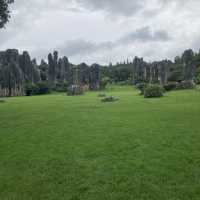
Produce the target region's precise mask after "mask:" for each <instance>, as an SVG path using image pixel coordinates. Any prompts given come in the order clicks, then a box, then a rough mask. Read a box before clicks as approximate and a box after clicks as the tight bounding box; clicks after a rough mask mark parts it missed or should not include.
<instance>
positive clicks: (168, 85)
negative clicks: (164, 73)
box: [164, 82, 177, 91]
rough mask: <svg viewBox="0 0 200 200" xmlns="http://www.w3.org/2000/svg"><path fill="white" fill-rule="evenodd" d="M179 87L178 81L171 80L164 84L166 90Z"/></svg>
mask: <svg viewBox="0 0 200 200" xmlns="http://www.w3.org/2000/svg"><path fill="white" fill-rule="evenodd" d="M176 87H177V82H169V83H167V84H165V85H164V89H165V90H166V91H172V90H175V89H176Z"/></svg>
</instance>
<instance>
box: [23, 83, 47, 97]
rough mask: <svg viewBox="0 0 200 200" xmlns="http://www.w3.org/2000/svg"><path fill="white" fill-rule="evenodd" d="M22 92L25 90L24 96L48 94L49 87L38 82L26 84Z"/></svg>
mask: <svg viewBox="0 0 200 200" xmlns="http://www.w3.org/2000/svg"><path fill="white" fill-rule="evenodd" d="M24 90H25V94H26V96H32V95H41V94H48V93H49V92H50V90H49V86H48V84H47V83H45V82H40V83H36V84H34V83H26V84H25V87H24Z"/></svg>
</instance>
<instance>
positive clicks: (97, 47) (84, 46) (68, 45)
mask: <svg viewBox="0 0 200 200" xmlns="http://www.w3.org/2000/svg"><path fill="white" fill-rule="evenodd" d="M113 45H114V44H113V43H112V42H101V43H94V42H91V41H86V40H84V39H77V40H72V41H67V42H65V44H64V45H62V46H61V47H57V49H58V50H59V51H60V53H61V54H63V55H67V56H77V55H86V54H91V53H94V52H98V51H102V50H109V49H112V48H113Z"/></svg>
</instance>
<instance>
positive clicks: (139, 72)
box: [0, 49, 200, 96]
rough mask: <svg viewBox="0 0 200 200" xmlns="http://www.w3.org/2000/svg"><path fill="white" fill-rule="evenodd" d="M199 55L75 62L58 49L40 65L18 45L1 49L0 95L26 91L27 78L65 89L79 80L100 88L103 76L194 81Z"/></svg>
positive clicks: (88, 85) (187, 52)
mask: <svg viewBox="0 0 200 200" xmlns="http://www.w3.org/2000/svg"><path fill="white" fill-rule="evenodd" d="M199 57H200V53H199V54H195V53H194V52H193V51H192V50H191V49H189V50H186V51H185V52H184V53H183V55H182V56H181V57H176V58H175V61H174V62H172V61H169V60H163V61H160V62H152V63H148V62H145V61H144V60H143V58H138V57H135V59H134V60H133V62H129V61H127V62H124V63H118V64H117V65H116V66H115V65H110V66H107V67H106V66H104V67H102V66H100V65H98V64H93V65H92V66H88V65H87V64H85V63H82V64H80V65H73V64H71V63H70V62H69V60H68V58H67V57H62V58H59V55H58V52H57V51H54V52H53V53H50V54H49V55H48V58H47V62H46V61H45V60H42V61H41V63H40V64H39V65H38V64H37V62H36V60H35V59H33V60H32V59H31V58H30V56H29V53H28V52H27V51H24V52H23V53H22V54H19V52H18V50H16V49H8V50H6V51H2V52H0V96H20V95H23V94H24V85H25V83H27V82H28V83H33V84H36V83H39V82H45V84H46V83H48V86H49V87H50V88H52V89H56V88H59V89H62V88H63V90H65V88H66V86H69V85H74V84H75V85H79V86H81V87H84V88H87V89H90V90H98V89H99V88H100V83H101V79H102V77H107V78H110V80H112V81H114V82H116V81H127V80H132V81H133V84H137V83H141V82H146V83H160V84H162V85H165V84H166V83H167V82H168V81H176V82H181V81H193V79H194V77H195V73H196V67H197V65H199V63H200V61H199V60H200V59H199Z"/></svg>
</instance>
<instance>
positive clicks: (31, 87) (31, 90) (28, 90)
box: [24, 83, 38, 96]
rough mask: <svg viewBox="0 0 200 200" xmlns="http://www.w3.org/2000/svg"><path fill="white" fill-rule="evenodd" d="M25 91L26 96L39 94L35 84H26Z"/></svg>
mask: <svg viewBox="0 0 200 200" xmlns="http://www.w3.org/2000/svg"><path fill="white" fill-rule="evenodd" d="M24 91H25V94H26V96H32V95H35V94H37V91H38V88H37V86H36V85H35V84H33V83H26V84H25V86H24Z"/></svg>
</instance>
